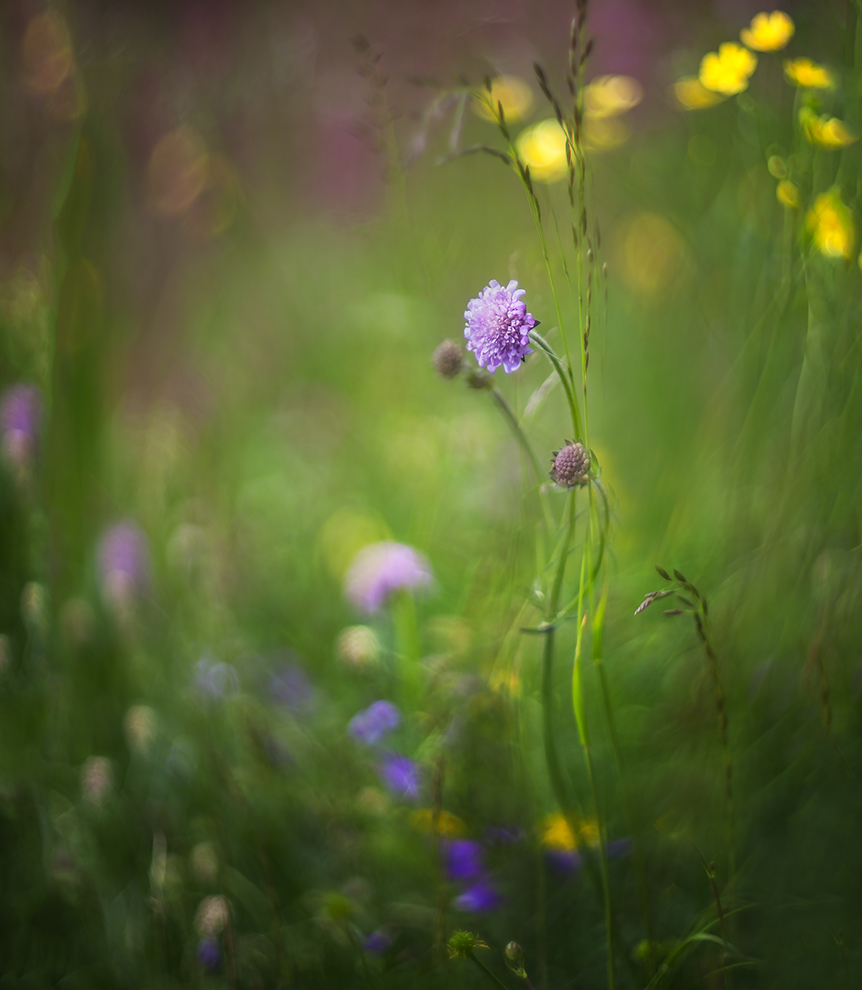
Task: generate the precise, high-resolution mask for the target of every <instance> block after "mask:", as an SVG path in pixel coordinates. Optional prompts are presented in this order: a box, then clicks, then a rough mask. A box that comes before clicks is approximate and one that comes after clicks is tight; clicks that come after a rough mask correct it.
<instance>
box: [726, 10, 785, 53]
mask: <svg viewBox="0 0 862 990" xmlns="http://www.w3.org/2000/svg"><path fill="white" fill-rule="evenodd" d="M795 30H796V26H795V25H794V23H793V21H792V19H791V18H790V17H789V16H788V15H787V14H785V13H784V11H783V10H773V11H772V13H771V14H767V13H760V14H755V15H754V18H753V19H752V21H751V24H750V25H749V26H748V27H747V28H743V29H742V30H741V31H740V32H739V37H740V38H741V39H742V43H743V44H744V45H748V47H749V48H753V49H754V50H755V51H758V52H777V51H778V50H779V48H784V46H785V45H786V44H787V42H788V41H790V39H791V38H792V37H793V33H794V31H795Z"/></svg>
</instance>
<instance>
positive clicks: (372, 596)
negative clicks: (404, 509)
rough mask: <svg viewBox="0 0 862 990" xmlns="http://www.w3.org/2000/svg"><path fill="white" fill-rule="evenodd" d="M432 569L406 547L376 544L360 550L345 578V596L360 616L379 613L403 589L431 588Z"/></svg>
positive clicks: (386, 542)
mask: <svg viewBox="0 0 862 990" xmlns="http://www.w3.org/2000/svg"><path fill="white" fill-rule="evenodd" d="M432 581H433V577H432V575H431V565H430V564H429V563H428V561H427V560H426V559H425V557H423V556H422V554H421V553H419V552H418V551H417V550H414V549H413V547H408V546H407V545H406V544H404V543H392V542H390V541H388V540H385V541H384V542H382V543H372V544H371V546H367V547H365V548H364V549H362V550H360V551H359V553H358V554H357V555H356V556H355V557H354V558H353V563H352V564H351V565H350V568H349V569H348V571H347V574H346V575H345V578H344V594H345V595H346V597H347V599H348V601H349V602H350V603H351V604H352V605H353V606H354V607H355V608H357V609H359V611H360V612H365V613H366V614H368V615H371V614H373V613H374V612H379V611H380V609H381V608H382V607H383V605H384V604H385V602H386V601H387V600H388V599H389V597H390V596H391V595H393V594H394V593H395V592H396V591H399V590H400V589H401V588H427V587H429V586H430V585H431V583H432Z"/></svg>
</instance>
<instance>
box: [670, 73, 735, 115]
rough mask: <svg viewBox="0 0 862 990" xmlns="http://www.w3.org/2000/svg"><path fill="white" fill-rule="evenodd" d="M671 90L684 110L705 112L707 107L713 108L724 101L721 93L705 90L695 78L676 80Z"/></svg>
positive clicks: (686, 77) (688, 77)
mask: <svg viewBox="0 0 862 990" xmlns="http://www.w3.org/2000/svg"><path fill="white" fill-rule="evenodd" d="M672 89H673V95H674V96H675V97H676V99H677V102H678V103H679V104H680V106H682V107H683V108H684V109H686V110H706V108H707V107H714V106H715V105H716V103H721V102H722V101H723V100H724V97H723V96H722V95H721V93H716V92H714V91H713V90H711V89H707V88H706V86H704V85H703V83H702V82H701V81H700V80H699V79H698V78H697V76H683V77H682V79H677V81H676V82H675V83H674V84H673V87H672Z"/></svg>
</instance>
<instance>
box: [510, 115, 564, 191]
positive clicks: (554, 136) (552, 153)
mask: <svg viewBox="0 0 862 990" xmlns="http://www.w3.org/2000/svg"><path fill="white" fill-rule="evenodd" d="M515 144H516V147H517V149H518V154H519V155H520V156H521V161H523V163H524V164H525V165H527V166H528V167H529V169H530V174H531V175H532V177H533V178H534V179H538V180H539V181H540V182H557V181H558V180H559V179H562V178H563V176H565V175H566V173H567V171H568V165H567V163H566V132H565V131H564V130H563V129H562V127H560V125H559V124H558V123H557V121H556V120H553V119H552V120H543V121H541V122H540V123H538V124H534V125H533V126H532V127H528V128H527V129H526V130H525V131H522V132H521V133H520V134H519V135H518V138H517V141H516V142H515Z"/></svg>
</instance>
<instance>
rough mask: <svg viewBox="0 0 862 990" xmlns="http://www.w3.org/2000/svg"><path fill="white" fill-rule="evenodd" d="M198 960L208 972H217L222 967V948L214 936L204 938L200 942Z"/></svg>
mask: <svg viewBox="0 0 862 990" xmlns="http://www.w3.org/2000/svg"><path fill="white" fill-rule="evenodd" d="M197 956H198V962H199V963H200V964H201V966H203V968H204V969H205V970H206V971H207V972H208V973H217V972H218V970H219V968H220V967H221V949H220V948H219V944H218V942H217V941H216V939H214V938H202V939H201V940H200V942H198V951H197Z"/></svg>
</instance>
